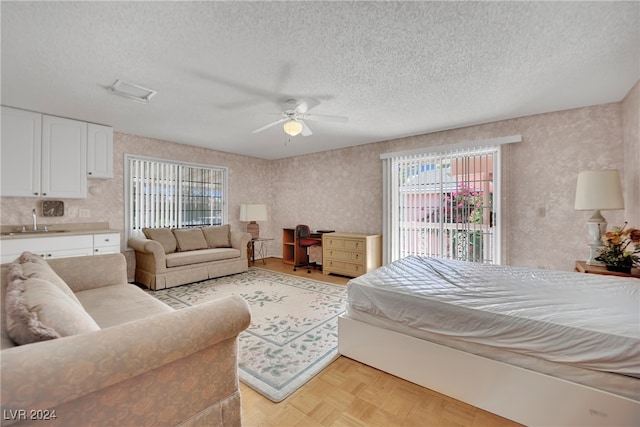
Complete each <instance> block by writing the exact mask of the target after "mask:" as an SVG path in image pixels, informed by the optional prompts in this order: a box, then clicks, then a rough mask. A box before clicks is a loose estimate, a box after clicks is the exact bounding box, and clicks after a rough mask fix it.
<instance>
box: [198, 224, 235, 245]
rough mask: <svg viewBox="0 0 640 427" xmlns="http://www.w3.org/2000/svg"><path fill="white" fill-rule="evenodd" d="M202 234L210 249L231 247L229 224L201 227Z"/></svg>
mask: <svg viewBox="0 0 640 427" xmlns="http://www.w3.org/2000/svg"><path fill="white" fill-rule="evenodd" d="M202 233H203V234H204V238H205V239H206V240H207V244H208V245H209V247H210V248H230V247H231V226H230V225H229V224H226V225H219V226H213V227H202Z"/></svg>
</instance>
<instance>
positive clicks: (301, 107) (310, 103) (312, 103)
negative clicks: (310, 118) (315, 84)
mask: <svg viewBox="0 0 640 427" xmlns="http://www.w3.org/2000/svg"><path fill="white" fill-rule="evenodd" d="M318 105H320V101H318V100H317V99H315V98H308V99H305V100H304V101H302V102H300V104H298V106H297V107H296V108H295V109H294V110H293V111H294V112H295V113H297V114H306V113H307V111H309V110H311V109H312V108H315V107H317V106H318Z"/></svg>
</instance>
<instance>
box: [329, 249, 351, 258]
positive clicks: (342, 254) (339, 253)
mask: <svg viewBox="0 0 640 427" xmlns="http://www.w3.org/2000/svg"><path fill="white" fill-rule="evenodd" d="M323 256H324V258H325V259H335V260H342V261H350V260H351V252H348V251H337V250H335V249H327V250H325V252H324V254H323Z"/></svg>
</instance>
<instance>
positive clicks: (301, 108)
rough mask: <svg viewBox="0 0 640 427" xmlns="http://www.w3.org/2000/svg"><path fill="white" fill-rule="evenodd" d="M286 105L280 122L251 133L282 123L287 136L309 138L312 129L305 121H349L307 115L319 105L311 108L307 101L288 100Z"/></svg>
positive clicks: (332, 117)
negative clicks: (300, 135)
mask: <svg viewBox="0 0 640 427" xmlns="http://www.w3.org/2000/svg"><path fill="white" fill-rule="evenodd" d="M285 104H286V106H287V107H288V109H286V110H284V111H283V112H281V113H280V114H278V115H279V116H280V118H279V119H278V120H276V121H275V122H271V123H269V124H266V125H264V126H262V127H259V128H258V129H255V130H254V131H252V132H251V133H258V132H262V131H263V130H266V129H269V128H270V127H273V126H276V125H278V124H280V123H284V125H283V129H284V132H285V133H286V134H287V135H291V136H296V135H299V134H302V136H309V135H312V134H313V132H311V129H310V128H309V126H307V124H306V123H305V122H304V120H325V121H332V122H342V123H344V122H346V121H347V120H349V119H348V118H347V117H344V116H327V115H324V114H308V113H307V111H309V110H310V109H311V108H313V107H315V106H316V105H318V104H316V105H313V107H309V104H308V103H307V102H306V101H302V102H299V101H297V100H295V99H288V100H287V101H286V103H285Z"/></svg>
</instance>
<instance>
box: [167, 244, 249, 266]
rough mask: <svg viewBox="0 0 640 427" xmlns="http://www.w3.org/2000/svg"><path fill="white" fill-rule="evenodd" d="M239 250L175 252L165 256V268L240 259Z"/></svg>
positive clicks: (221, 249)
mask: <svg viewBox="0 0 640 427" xmlns="http://www.w3.org/2000/svg"><path fill="white" fill-rule="evenodd" d="M240 256H241V254H240V250H239V249H235V248H215V249H203V250H200V251H192V252H176V253H174V254H169V255H167V268H171V267H179V266H181V265H190V264H199V263H202V262H210V261H219V260H223V259H231V258H240Z"/></svg>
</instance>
